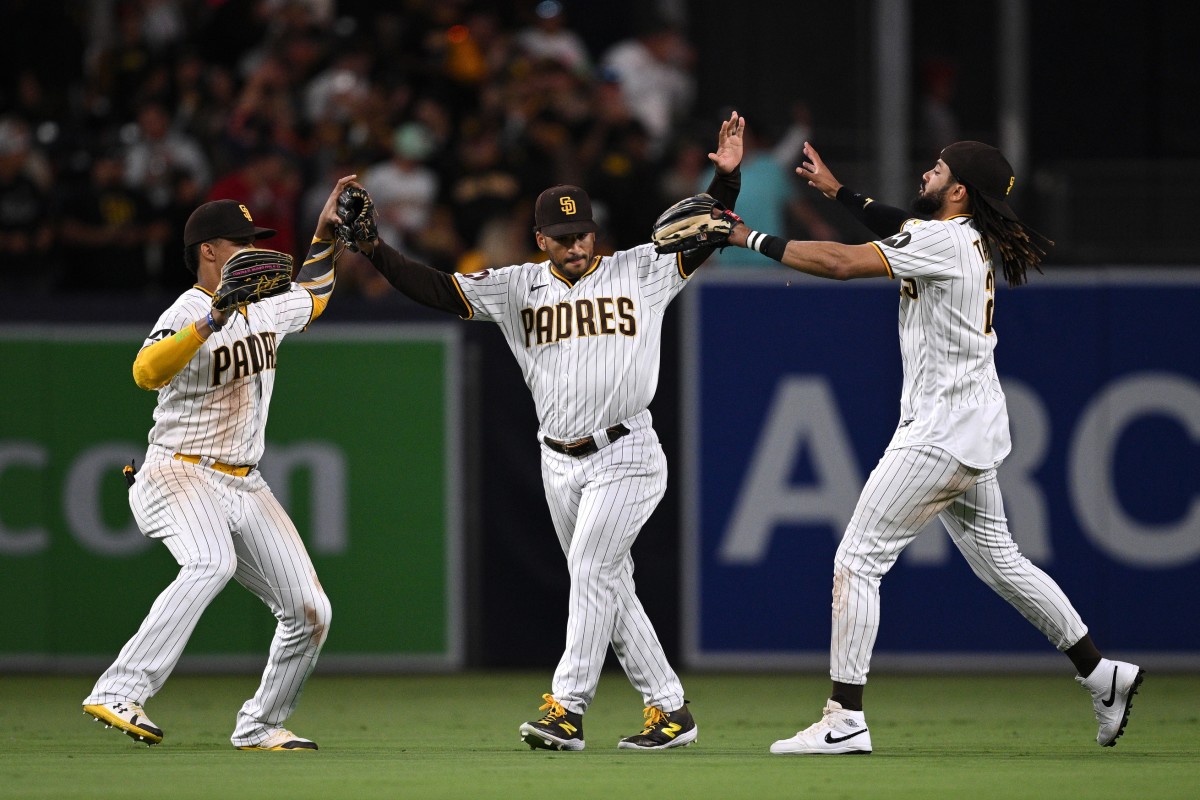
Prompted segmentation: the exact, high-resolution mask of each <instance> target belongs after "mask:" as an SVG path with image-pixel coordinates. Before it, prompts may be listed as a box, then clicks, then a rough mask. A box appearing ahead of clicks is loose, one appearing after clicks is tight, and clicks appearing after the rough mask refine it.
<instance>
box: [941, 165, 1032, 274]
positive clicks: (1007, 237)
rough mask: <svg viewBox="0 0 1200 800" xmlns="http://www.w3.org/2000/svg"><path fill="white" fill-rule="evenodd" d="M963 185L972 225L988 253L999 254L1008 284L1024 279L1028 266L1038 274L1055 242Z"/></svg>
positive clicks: (967, 184)
mask: <svg viewBox="0 0 1200 800" xmlns="http://www.w3.org/2000/svg"><path fill="white" fill-rule="evenodd" d="M959 183H962V181H959ZM963 186H965V187H967V194H968V196H970V198H971V213H972V214H973V215H974V217H975V227H976V228H978V229H979V235H980V237H981V238H982V240H983V246H984V247H985V248H987V251H988V255H989V256H991V257H992V258H993V259H996V258H999V260H1000V265H1001V268H1002V269H1003V270H1004V280H1006V281H1007V282H1008V285H1009V286H1020V285H1021V284H1023V283H1027V282H1028V279H1027V278H1026V275H1025V273H1026V271H1027V270H1028V269H1029V268H1030V267H1033V268H1034V269H1036V270H1037V271H1038V273H1039V274H1041V273H1042V267H1041V263H1042V259H1043V258H1045V257H1046V251H1047V250H1048V249H1049V248H1051V247H1053V246H1054V242H1052V241H1051V240H1050V239H1047V238H1046V237H1045V236H1043V235H1042V234H1040V233H1038V232H1037V231H1035V230H1034V229H1033V228H1030V227H1029V226H1028V225H1026V224H1025V223H1023V222H1019V221H1017V220H1013V219H1008V218H1007V217H1005V216H1003V215H1001V213H1000V212H999V211H997V210H996V209H994V208H992V207H991V206H990V205H988V204H987V203H986V202H985V201H984V200H983V198H981V197H979V193H978V192H977V191H976V189H975V187H974V186H972V185H971V184H969V183H963Z"/></svg>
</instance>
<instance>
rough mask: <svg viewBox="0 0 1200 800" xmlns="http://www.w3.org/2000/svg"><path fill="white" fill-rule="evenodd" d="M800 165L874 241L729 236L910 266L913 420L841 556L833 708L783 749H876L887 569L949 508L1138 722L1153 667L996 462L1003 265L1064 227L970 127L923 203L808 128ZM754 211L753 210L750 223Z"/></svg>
mask: <svg viewBox="0 0 1200 800" xmlns="http://www.w3.org/2000/svg"><path fill="white" fill-rule="evenodd" d="M804 153H805V155H806V156H807V161H806V162H805V163H803V164H802V165H801V166H800V167H798V168H797V170H796V172H797V173H798V174H799V175H800V176H801V177H803V178H805V179H807V180H808V182H809V185H811V186H813V187H815V188H817V189H819V190H820V191H821V192H822V193H823V194H824V195H825V196H826V197H829V198H833V199H836V200H838V201H839V202H841V203H842V204H843V205H845V206H847V207H848V208H849V209H850V210H851V212H853V213H854V214H855V215H856V216H857V217H858V218H859V220H861V221H862V222H864V223H865V224H866V225H867V226H868V227H869V228H871V229H872V230H873V231H874V232H875V233H876V234H877V235H879V236H886V237H887V238H884V239H881V240H880V241H876V242H871V243H869V244H863V245H843V244H837V243H832V242H798V241H785V240H783V239H781V238H778V237H775V236H769V235H765V234H762V233H759V232H756V231H752V230H750V229H749V228H748V227H746V225H740V226H739V225H736V224H735V226H734V228H733V230H732V231H731V233H730V238H729V243H730V244H733V245H739V246H742V247H750V248H753V249H755V250H757V251H759V252H760V253H763V254H765V255H767V256H770V257H771V258H774V259H775V260H777V261H780V262H782V263H783V264H785V265H786V266H789V267H791V268H792V269H796V270H799V271H801V272H806V273H808V274H810V275H816V276H818V277H822V278H833V279H835V280H847V279H850V278H871V277H888V278H892V279H898V280H899V281H900V354H901V358H902V360H903V365H904V388H903V392H902V394H901V398H900V422H899V425H898V426H897V428H896V432H895V434H894V435H893V437H892V441H891V443H890V444H889V445H888V447H887V450H886V451H885V452H884V454H883V457H882V458H881V459H880V461H879V464H878V465H877V466H876V467H875V469H874V470H873V471H872V472H871V475H870V477H869V478H868V480H867V484H866V486H865V487H864V488H863V491H862V495H861V496H860V498H859V501H858V506H857V507H856V508H855V510H854V515H853V517H852V518H851V520H850V525H849V527H848V528H847V529H846V532H845V535H844V537H843V538H842V542H841V545H840V546H839V547H838V550H837V556H836V557H835V559H834V571H833V631H832V637H831V644H830V677H831V678H832V679H833V690H832V692H831V693H830V697H829V700H828V702H827V703H826V704H825V708H824V711H823V715H822V718H821V720H820V721H818V722H817V723H815V724H813V725H811V726H810V727H808V728H806V729H805V730H802V731H800V732H799V733H797V734H796V735H795V736H792V737H790V738H788V739H782V740H780V741H777V742H775V743H774V744H773V745H772V746H771V752H772V753H784V754H790V753H816V754H839V753H844V754H851V753H870V752H871V734H870V731H869V729H868V727H867V723H866V718H865V717H864V715H863V701H862V698H863V686H864V684H865V683H866V681H867V671H868V668H869V665H870V660H871V651H872V648H873V647H874V645H875V636H876V633H877V632H878V629H879V584H880V581H881V580H882V579H883V576H884V575H885V574H886V573H887V571H888V570H889V569H890V568H891V567H892V565H893V564H895V563H896V559H897V558H898V557H899V556H900V553H901V551H903V550H904V548H905V547H907V546H908V544H909V543H910V542H911V541H912V540H913V539H914V538H915V537H916V535H917V534H918V533H919V532H920V531H921V530H922V529H923V528H924V527H925V525H926V524H927V523H928V522H929V521H930V520H931V519H933V517H935V516H937V517H938V518H939V519H941V521H942V523H943V524H944V525H945V526H946V529H947V530H948V531H949V532H950V537H951V539H952V541H953V542H954V544H955V545H956V546H957V547H958V549H959V551H960V552H962V554H963V556H965V557H966V559H967V562H968V563H969V564H970V565H971V569H972V570H973V571H974V572H975V574H976V575H978V576H979V577H980V578H981V579H982V580H983V581H984V582H985V583H987V585H988V586H990V587H991V588H992V589H993V590H995V591H996V592H997V593H998V594H999V595H1000V596H1001V597H1003V598H1004V599H1005V600H1007V601H1008V602H1009V603H1010V604H1012V606H1013V607H1014V608H1016V609H1017V610H1018V611H1019V612H1020V613H1021V614H1022V615H1023V616H1024V617H1025V619H1027V620H1029V622H1031V623H1032V624H1033V625H1034V626H1035V627H1037V629H1038V630H1040V631H1041V632H1042V633H1043V634H1044V635H1045V636H1046V637H1047V638H1048V639H1049V640H1050V641H1051V643H1053V644H1054V645H1055V647H1057V648H1058V649H1059V650H1061V651H1063V652H1064V653H1065V654H1066V655H1067V657H1069V658H1070V659H1071V662H1072V663H1073V664H1074V666H1075V669H1076V670H1077V671H1078V673H1079V676H1080V677H1078V678H1076V680H1078V681H1079V682H1080V683H1082V684H1083V685H1084V686H1085V687H1086V688H1087V689H1088V691H1089V692H1090V693H1091V695H1092V701H1093V706H1094V707H1095V712H1096V718H1097V720H1098V721H1099V723H1100V729H1099V733H1098V735H1097V737H1096V740H1097V742H1099V744H1101V745H1103V746H1106V747H1108V746H1112V745H1113V744H1115V743H1116V739H1117V737H1118V736H1120V735H1121V733H1122V732H1123V731H1124V729H1125V724H1126V722H1127V721H1128V718H1129V709H1130V705H1131V702H1132V699H1133V695H1134V694H1135V693H1136V691H1137V688H1138V685H1139V684H1140V683H1141V682H1142V676H1143V673H1142V670H1141V669H1140V668H1139V667H1138V666H1137V665H1136V664H1128V663H1126V662H1124V661H1110V660H1108V659H1106V658H1103V657H1102V656H1101V655H1100V653H1099V651H1098V650H1097V649H1096V645H1095V644H1093V642H1092V638H1091V636H1090V635H1089V634H1088V629H1087V627H1086V626H1085V625H1084V624H1083V621H1082V620H1081V619H1080V617H1079V614H1078V613H1076V611H1075V609H1074V608H1073V607H1072V606H1071V603H1070V601H1069V600H1068V599H1067V597H1066V596H1065V595H1064V594H1063V592H1062V590H1061V589H1060V588H1059V587H1058V585H1057V584H1056V583H1055V582H1054V581H1053V580H1052V579H1051V578H1050V577H1049V576H1048V575H1046V573H1044V572H1043V571H1042V570H1040V569H1038V568H1037V567H1035V566H1034V565H1033V564H1031V563H1030V562H1029V560H1028V559H1027V558H1025V557H1024V556H1023V555H1021V553H1020V552H1019V551H1018V549H1017V546H1016V544H1015V543H1014V542H1013V539H1012V536H1011V534H1010V533H1009V530H1008V524H1007V521H1006V520H1005V517H1004V506H1003V502H1002V499H1001V496H1000V487H999V484H998V483H997V480H996V468H997V467H998V466H1000V463H1001V462H1002V461H1003V460H1004V457H1005V456H1006V455H1008V452H1009V450H1010V448H1011V443H1010V440H1009V431H1008V413H1007V411H1006V408H1005V402H1004V392H1003V391H1002V390H1001V388H1000V382H999V380H998V378H997V375H996V365H995V361H994V360H993V350H994V349H995V346H996V335H995V330H994V328H993V312H994V310H995V296H996V277H995V272H996V269H997V268H1000V269H1001V270H1002V271H1003V273H1004V277H1005V278H1006V279H1007V281H1008V284H1009V285H1010V286H1019V285H1021V284H1023V283H1025V282H1026V272H1027V271H1028V270H1029V268H1031V267H1032V268H1034V269H1038V270H1039V271H1040V267H1039V263H1040V262H1041V259H1042V257H1043V256H1044V255H1045V252H1044V248H1045V247H1047V246H1049V245H1050V244H1051V243H1050V242H1049V241H1048V240H1046V239H1045V238H1044V237H1042V236H1041V235H1040V234H1038V233H1036V232H1035V231H1033V230H1031V229H1029V228H1028V227H1026V226H1025V225H1023V224H1022V223H1021V222H1020V221H1019V220H1018V219H1017V215H1016V214H1015V213H1013V210H1012V208H1010V207H1009V205H1008V201H1007V199H1006V198H1007V196H1008V193H1009V192H1010V191H1011V189H1012V186H1013V183H1014V181H1015V177H1014V175H1013V171H1012V167H1010V166H1009V163H1008V161H1007V160H1006V159H1005V158H1004V156H1003V155H1002V154H1001V153H1000V151H999V150H997V149H996V148H994V147H991V146H989V145H986V144H982V143H980V142H956V143H954V144H952V145H950V146H948V147H946V148H945V149H944V150H942V152H941V157H940V158H939V159H938V161H937V163H936V164H934V166H933V167H932V168H931V169H930V170H929V171H928V172H926V173H925V174H924V175H923V176H922V178H921V189H920V193H919V194H918V195H917V198H916V199H915V200H914V202H913V209H914V211H916V212H917V213H919V214H922V215H928V216H931V217H932V219H930V220H919V219H912V218H909V216H908V215H907V214H906V213H905V212H904V211H902V210H900V209H896V208H889V207H887V206H882V205H880V204H879V203H876V202H874V201H873V200H872V199H871V198H869V197H864V196H863V195H860V194H856V193H854V192H851V191H850V190H849V189H847V188H846V187H844V186H842V184H840V183H839V182H838V181H837V180H836V179H835V178H834V177H833V175H832V174H831V173H830V172H829V170H828V169H827V168H826V166H825V164H824V163H823V162H822V161H821V158H820V156H819V155H818V154H817V152H816V150H815V149H813V147H812V146H811V145H810V144H808V143H805V145H804ZM747 224H749V223H747Z"/></svg>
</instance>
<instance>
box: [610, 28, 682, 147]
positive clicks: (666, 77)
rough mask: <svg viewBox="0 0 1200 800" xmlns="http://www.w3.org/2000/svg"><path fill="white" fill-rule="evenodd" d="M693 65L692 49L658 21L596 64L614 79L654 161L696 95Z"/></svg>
mask: <svg viewBox="0 0 1200 800" xmlns="http://www.w3.org/2000/svg"><path fill="white" fill-rule="evenodd" d="M694 62H695V52H694V50H693V49H692V47H691V45H690V44H688V41H687V40H686V39H685V38H684V37H683V35H682V34H681V33H680V32H679V30H678V29H676V28H674V27H672V26H671V25H670V24H668V23H667V22H665V21H663V20H656V21H653V22H651V23H650V24H649V25H647V27H645V28H644V29H643V30H642V32H641V33H640V34H639V35H638V36H636V37H634V38H631V39H626V40H624V41H621V42H618V43H617V44H615V45H613V46H612V47H611V48H610V49H609V50H608V51H607V52H606V53H605V54H604V58H603V59H602V61H601V66H602V67H606V68H608V69H611V70H612V71H613V72H614V73H616V75H617V79H618V80H619V81H620V83H621V88H622V89H623V90H624V93H625V100H626V102H627V103H629V108H630V110H631V111H632V112H633V115H634V116H635V117H637V118H638V119H639V120H641V122H642V124H643V125H645V126H646V130H647V131H649V133H650V143H651V150H652V152H653V153H654V154H655V155H659V154H661V153H662V151H663V148H664V147H665V145H666V143H667V141H668V139H669V138H670V134H671V131H672V129H673V128H674V127H675V126H676V125H677V124H678V123H679V122H680V121H681V120H682V119H683V118H684V117H685V116H686V115H687V113H688V112H689V111H690V110H691V106H692V101H693V99H694V98H695V94H696V80H695V78H694V77H693V75H692V66H693V63H694Z"/></svg>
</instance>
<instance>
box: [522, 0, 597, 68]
mask: <svg viewBox="0 0 1200 800" xmlns="http://www.w3.org/2000/svg"><path fill="white" fill-rule="evenodd" d="M533 13H534V20H533V24H532V25H530V26H529V27H526V28H523V29H522V30H521V31H519V32H518V33H517V35H516V44H517V47H518V48H519V49H520V51H521V52H522V53H524V54H525V55H526V56H528V57H529V58H531V59H532V60H534V61H540V60H542V59H550V60H553V61H557V62H558V63H560V64H562V65H563V66H564V67H566V68H567V69H569V70H570V71H571V72H574V73H575V74H576V75H579V76H580V77H583V78H586V77H588V76H589V75H590V74H591V71H592V63H591V56H590V54H589V53H588V50H587V46H586V45H585V44H584V43H583V39H582V38H580V36H579V34H578V33H576V32H575V31H573V30H571V29H570V28H569V27H567V15H566V12H565V10H564V9H563V4H562V3H560V2H558V0H542V2H540V3H538V4H537V5H536V6H535V7H534V9H533Z"/></svg>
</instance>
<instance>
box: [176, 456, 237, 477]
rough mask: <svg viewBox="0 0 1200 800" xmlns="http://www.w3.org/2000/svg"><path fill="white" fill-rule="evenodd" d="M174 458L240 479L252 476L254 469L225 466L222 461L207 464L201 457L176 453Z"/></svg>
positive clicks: (231, 465)
mask: <svg viewBox="0 0 1200 800" xmlns="http://www.w3.org/2000/svg"><path fill="white" fill-rule="evenodd" d="M174 458H175V460H176V461H186V462H187V463H189V464H199V465H200V466H202V467H208V468H209V469H215V470H216V471H217V472H224V473H225V474H226V475H236V476H237V477H239V478H244V477H246V476H247V475H249V474H250V471H251V470H252V469H254V465H253V464H251V465H250V466H247V467H239V466H235V465H233V464H223V463H221V462H220V461H213V462H210V463H208V464H205V463H204V459H203V458H201V457H200V456H189V455H185V454H183V453H176V454H175V456H174Z"/></svg>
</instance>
